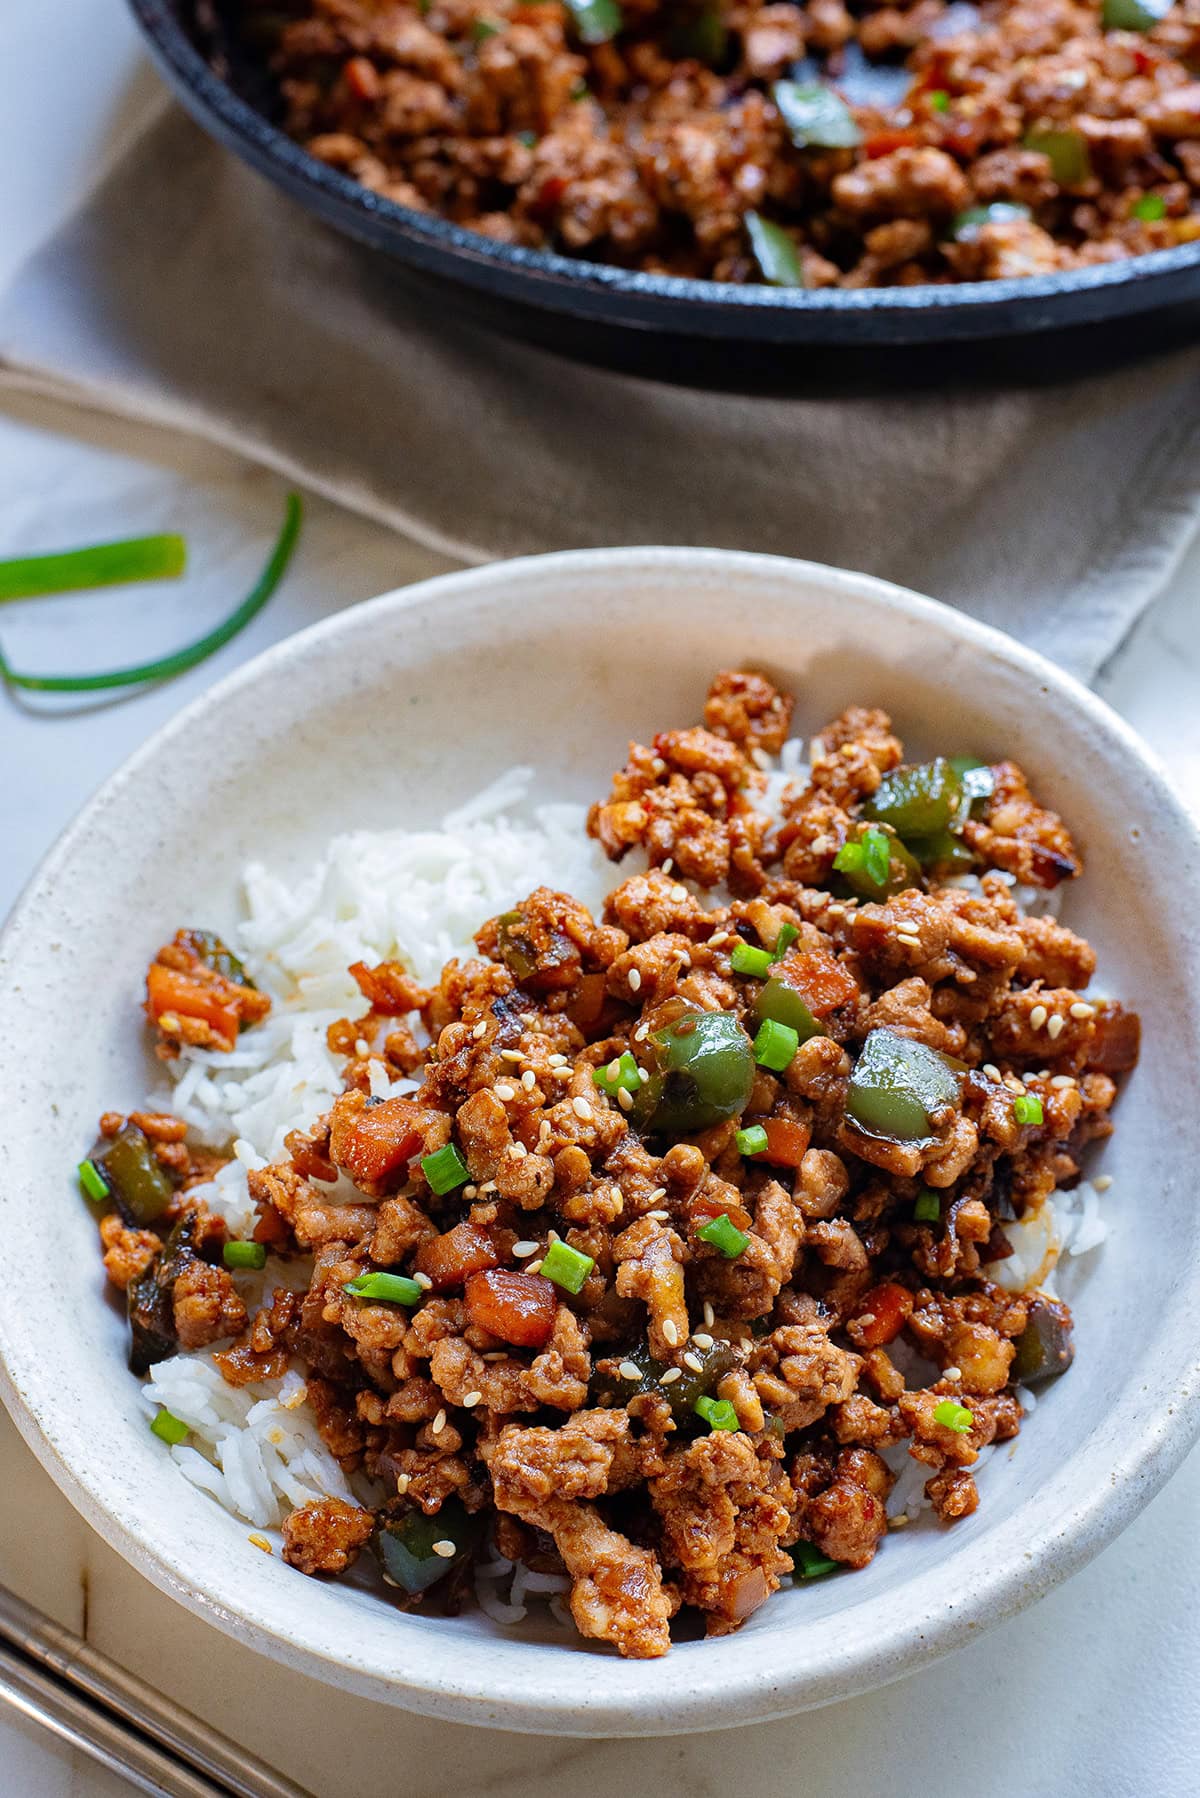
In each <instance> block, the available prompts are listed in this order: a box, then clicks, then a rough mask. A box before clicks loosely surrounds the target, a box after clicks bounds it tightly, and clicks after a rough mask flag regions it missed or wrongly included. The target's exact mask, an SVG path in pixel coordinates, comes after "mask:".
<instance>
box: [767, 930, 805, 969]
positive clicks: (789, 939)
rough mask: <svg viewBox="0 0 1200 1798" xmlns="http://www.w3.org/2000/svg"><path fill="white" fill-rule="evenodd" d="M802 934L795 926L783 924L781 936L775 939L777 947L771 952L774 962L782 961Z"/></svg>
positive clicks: (780, 931)
mask: <svg viewBox="0 0 1200 1798" xmlns="http://www.w3.org/2000/svg"><path fill="white" fill-rule="evenodd" d="M799 936H800V932H799V931H798V930H797V929H796V926H795V925H794V924H781V925H780V926H779V935H778V936H777V937H776V938H775V947H774V948H773V949H772V951H771V960H772V961H782V960H783V958H784V956H785V955H786V954H787V952H788V950H789V949H790V948H791V946H792V944H793V943H794V942H796V941H797V940H798V938H799Z"/></svg>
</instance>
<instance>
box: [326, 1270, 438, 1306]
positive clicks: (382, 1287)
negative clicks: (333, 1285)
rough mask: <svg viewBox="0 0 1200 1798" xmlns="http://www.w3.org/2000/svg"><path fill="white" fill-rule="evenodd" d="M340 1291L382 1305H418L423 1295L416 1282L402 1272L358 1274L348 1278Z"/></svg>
mask: <svg viewBox="0 0 1200 1798" xmlns="http://www.w3.org/2000/svg"><path fill="white" fill-rule="evenodd" d="M342 1291H343V1292H350V1293H353V1295H354V1297H355V1298H356V1299H374V1300H375V1301H376V1303H378V1304H384V1305H419V1304H420V1302H421V1299H422V1297H423V1292H422V1289H421V1287H420V1286H418V1285H417V1282H416V1281H415V1280H410V1279H408V1278H407V1277H406V1276H405V1275H404V1274H359V1276H358V1278H357V1280H348V1281H347V1282H346V1284H345V1285H344V1286H343V1287H342Z"/></svg>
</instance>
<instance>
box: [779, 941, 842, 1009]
mask: <svg viewBox="0 0 1200 1798" xmlns="http://www.w3.org/2000/svg"><path fill="white" fill-rule="evenodd" d="M774 972H775V973H776V974H777V975H778V976H779V978H780V979H781V980H783V981H785V982H786V983H787V985H788V986H794V987H795V989H796V991H797V992H798V993H799V994H800V997H801V998H802V999H803V1000H804V1003H805V1004H806V1005H807V1006H808V1009H809V1010H810V1011H811V1012H812V1014H813V1017H814V1018H824V1017H828V1015H829V1013H830V1012H831V1011H836V1010H837V1008H838V1006H839V1005H845V1004H847V1003H848V1002H849V1001H850V1000H851V999H853V997H854V995H855V994H856V993H857V991H858V986H857V984H856V983H855V980H854V977H853V976H852V975H851V974H849V973H847V971H846V969H845V968H844V967H843V966H842V964H841V962H839V961H837V960H836V959H835V957H834V956H832V955H830V953H829V951H828V950H827V949H789V951H788V953H787V954H786V955H785V956H784V958H783V960H782V961H781V962H780V963H779V965H778V967H776V968H775V970H774Z"/></svg>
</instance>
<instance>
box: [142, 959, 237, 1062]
mask: <svg viewBox="0 0 1200 1798" xmlns="http://www.w3.org/2000/svg"><path fill="white" fill-rule="evenodd" d="M146 1008H147V1010H148V1011H149V1013H150V1016H151V1018H152V1019H153V1020H154V1022H155V1023H157V1022H158V1020H159V1018H162V1017H172V1016H174V1017H184V1018H199V1019H201V1021H202V1022H203V1023H205V1024H208V1025H209V1026H210V1028H211V1029H212V1031H213V1034H214V1035H215V1036H216V1038H217V1040H218V1042H219V1043H220V1044H221V1047H222V1048H224V1049H232V1048H233V1046H234V1044H235V1043H236V1042H237V1034H238V1010H237V1006H236V1005H227V1004H224V1003H222V999H221V993H220V989H219V988H217V987H212V986H205V985H203V984H202V983H201V982H200V981H199V980H191V979H189V978H188V976H187V975H186V974H181V973H180V972H179V971H178V969H176V968H164V967H163V965H162V963H161V962H159V961H154V962H151V964H150V967H149V968H148V970H147V973H146Z"/></svg>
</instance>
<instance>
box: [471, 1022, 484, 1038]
mask: <svg viewBox="0 0 1200 1798" xmlns="http://www.w3.org/2000/svg"><path fill="white" fill-rule="evenodd" d="M471 1035H472V1036H473V1037H474V1038H475V1041H476V1042H479V1040H480V1039H481V1038H482V1037H485V1036H486V1035H487V1025H486V1024H484V1023H479V1024H476V1026H475V1028H474V1030H472V1032H471Z"/></svg>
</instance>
